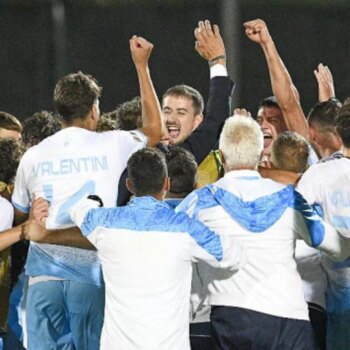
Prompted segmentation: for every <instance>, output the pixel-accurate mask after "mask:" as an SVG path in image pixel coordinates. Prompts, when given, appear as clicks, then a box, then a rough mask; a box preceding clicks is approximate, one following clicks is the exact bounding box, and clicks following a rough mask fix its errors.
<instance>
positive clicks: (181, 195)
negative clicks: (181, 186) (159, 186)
mask: <svg viewBox="0 0 350 350" xmlns="http://www.w3.org/2000/svg"><path fill="white" fill-rule="evenodd" d="M187 195H188V193H186V192H182V193H174V192H170V191H169V192H167V194H166V195H165V198H176V199H177V198H179V199H183V198H185V197H186V196H187Z"/></svg>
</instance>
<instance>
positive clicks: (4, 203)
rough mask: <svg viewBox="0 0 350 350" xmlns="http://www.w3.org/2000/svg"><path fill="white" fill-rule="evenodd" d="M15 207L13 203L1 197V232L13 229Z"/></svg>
mask: <svg viewBox="0 0 350 350" xmlns="http://www.w3.org/2000/svg"><path fill="white" fill-rule="evenodd" d="M13 212H14V210H13V207H12V205H11V203H10V202H9V201H8V200H7V199H5V198H3V197H1V196H0V231H4V230H7V229H9V228H11V227H12V223H13Z"/></svg>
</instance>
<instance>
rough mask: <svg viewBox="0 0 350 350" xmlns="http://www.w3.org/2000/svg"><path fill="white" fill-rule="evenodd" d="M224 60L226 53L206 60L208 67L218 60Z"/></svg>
mask: <svg viewBox="0 0 350 350" xmlns="http://www.w3.org/2000/svg"><path fill="white" fill-rule="evenodd" d="M221 60H224V61H226V55H220V56H216V57H214V58H212V59H211V60H209V61H208V64H209V67H211V66H213V65H214V64H216V63H218V62H219V61H221Z"/></svg>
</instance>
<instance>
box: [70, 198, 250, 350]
mask: <svg viewBox="0 0 350 350" xmlns="http://www.w3.org/2000/svg"><path fill="white" fill-rule="evenodd" d="M91 202H93V201H91V200H85V201H82V202H81V203H79V204H77V206H76V207H75V208H73V210H72V218H73V220H74V222H75V223H76V224H77V225H78V226H79V227H80V228H81V230H82V232H83V234H84V235H85V236H86V237H87V238H88V239H89V240H90V241H91V242H92V244H94V245H95V246H96V248H97V250H98V253H99V256H100V258H101V264H102V269H103V275H104V278H105V283H106V304H105V316H104V325H103V329H102V336H101V350H110V349H120V350H138V349H143V350H160V349H161V350H189V349H190V344H189V299H190V286H191V278H192V267H191V264H192V262H194V261H198V259H202V260H205V261H207V262H208V263H210V264H211V265H213V266H215V267H221V268H225V269H227V270H228V271H229V272H226V273H229V274H232V273H233V272H234V271H235V270H237V269H239V268H240V267H241V266H242V265H243V264H244V263H245V261H246V257H245V250H244V249H242V248H241V246H240V245H239V244H233V243H232V241H231V240H230V239H229V238H227V237H226V238H224V239H220V237H219V236H218V235H216V234H215V233H213V232H211V231H210V230H209V229H208V228H207V227H206V226H204V225H203V224H201V223H200V222H196V221H195V220H191V219H189V218H188V216H187V215H186V214H184V213H179V214H175V212H174V210H173V209H172V208H170V207H169V206H168V205H167V204H166V203H164V202H160V201H158V200H156V199H154V198H153V197H148V196H145V197H135V198H134V199H133V200H132V201H131V202H130V203H129V204H128V205H127V206H125V207H117V208H110V209H105V208H97V209H92V210H91V208H92V206H93V203H91Z"/></svg>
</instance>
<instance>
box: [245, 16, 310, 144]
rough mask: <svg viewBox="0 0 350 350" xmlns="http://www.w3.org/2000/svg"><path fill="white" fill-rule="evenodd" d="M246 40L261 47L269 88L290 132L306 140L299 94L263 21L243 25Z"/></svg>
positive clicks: (306, 129) (258, 20)
mask: <svg viewBox="0 0 350 350" xmlns="http://www.w3.org/2000/svg"><path fill="white" fill-rule="evenodd" d="M244 27H245V28H246V35H247V36H248V38H249V39H250V40H252V41H254V42H256V43H259V44H260V45H261V48H262V49H263V52H264V55H265V58H266V62H267V65H268V69H269V74H270V79H271V86H272V91H273V94H274V95H275V97H276V99H277V102H278V105H279V107H280V108H281V110H282V113H283V116H284V120H285V123H286V125H287V128H288V129H289V130H290V131H295V132H297V133H298V134H300V135H302V136H304V137H305V138H308V124H307V121H306V119H305V115H304V112H303V110H302V108H301V106H300V99H299V94H298V91H297V89H296V88H295V86H294V85H293V81H292V79H291V77H290V75H289V73H288V70H287V68H286V67H285V65H284V63H283V61H282V59H281V57H280V56H279V54H278V51H277V48H276V46H275V44H274V42H273V40H272V38H271V36H270V33H269V31H268V29H267V26H266V24H265V22H264V21H262V20H261V19H257V20H254V21H250V22H246V23H244Z"/></svg>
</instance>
